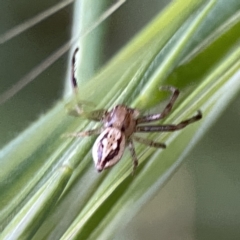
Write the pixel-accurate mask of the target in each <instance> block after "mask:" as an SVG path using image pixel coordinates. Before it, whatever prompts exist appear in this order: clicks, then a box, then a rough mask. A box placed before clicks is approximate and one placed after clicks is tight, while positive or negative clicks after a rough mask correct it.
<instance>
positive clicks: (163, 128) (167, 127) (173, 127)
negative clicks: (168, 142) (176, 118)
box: [136, 111, 202, 132]
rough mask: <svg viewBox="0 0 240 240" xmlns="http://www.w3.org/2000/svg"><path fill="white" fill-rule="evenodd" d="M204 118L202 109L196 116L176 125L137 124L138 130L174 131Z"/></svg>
mask: <svg viewBox="0 0 240 240" xmlns="http://www.w3.org/2000/svg"><path fill="white" fill-rule="evenodd" d="M201 118H202V113H201V111H198V113H197V115H196V116H193V117H191V118H189V119H187V120H184V121H182V122H180V123H178V124H176V125H173V124H168V125H148V126H137V127H136V132H172V131H176V130H179V129H182V128H185V127H186V126H187V125H189V124H191V123H194V122H196V121H198V120H200V119H201Z"/></svg>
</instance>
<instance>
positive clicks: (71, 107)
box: [66, 48, 107, 121]
mask: <svg viewBox="0 0 240 240" xmlns="http://www.w3.org/2000/svg"><path fill="white" fill-rule="evenodd" d="M78 51H79V49H78V48H76V49H75V51H74V53H73V56H72V65H71V85H72V88H73V92H74V95H75V98H76V102H74V103H69V104H68V105H67V106H66V107H67V109H68V114H69V115H72V116H75V117H84V118H87V119H89V120H93V121H101V120H102V119H103V118H104V116H105V114H106V113H107V111H106V110H105V109H98V110H93V111H84V109H83V108H84V106H90V107H93V106H94V104H93V103H91V102H88V101H79V100H78V84H77V78H76V76H75V65H76V55H77V53H78Z"/></svg>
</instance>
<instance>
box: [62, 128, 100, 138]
mask: <svg viewBox="0 0 240 240" xmlns="http://www.w3.org/2000/svg"><path fill="white" fill-rule="evenodd" d="M101 130H102V129H101V128H95V129H91V130H88V131H84V132H75V133H67V134H64V135H63V137H74V138H75V137H86V136H91V135H97V134H99V133H101Z"/></svg>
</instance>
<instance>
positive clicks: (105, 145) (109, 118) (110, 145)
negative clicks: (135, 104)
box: [92, 105, 139, 172]
mask: <svg viewBox="0 0 240 240" xmlns="http://www.w3.org/2000/svg"><path fill="white" fill-rule="evenodd" d="M138 115H139V112H138V111H137V110H135V109H132V108H128V107H126V106H124V105H117V106H116V107H114V108H113V109H112V110H111V111H110V112H107V113H106V116H105V118H104V119H103V125H104V130H103V132H102V133H101V134H100V135H99V136H98V138H97V139H96V141H95V143H94V145H93V148H92V155H93V160H94V163H95V167H96V169H97V170H98V171H99V172H100V171H102V170H103V169H106V168H109V167H111V166H113V165H115V164H116V163H117V162H118V161H119V160H120V159H121V158H122V155H123V153H124V149H125V147H126V141H127V140H128V138H129V137H130V136H131V135H132V134H133V133H134V131H135V127H136V124H137V120H136V119H137V116H138Z"/></svg>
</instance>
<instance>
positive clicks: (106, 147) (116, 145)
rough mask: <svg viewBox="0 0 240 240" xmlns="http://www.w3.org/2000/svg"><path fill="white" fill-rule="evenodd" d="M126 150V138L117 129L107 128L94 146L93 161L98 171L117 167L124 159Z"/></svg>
mask: <svg viewBox="0 0 240 240" xmlns="http://www.w3.org/2000/svg"><path fill="white" fill-rule="evenodd" d="M124 148H125V136H124V134H123V133H122V132H121V131H120V130H119V129H117V128H110V127H109V128H106V129H105V130H104V131H103V132H102V133H101V134H100V135H99V137H98V138H97V139H96V141H95V143H94V145H93V150H92V154H93V160H94V162H95V166H96V169H97V170H98V171H99V172H100V171H102V170H103V169H106V168H109V167H111V166H113V165H115V164H116V163H117V162H118V161H119V160H120V159H121V157H122V155H123V152H124Z"/></svg>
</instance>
